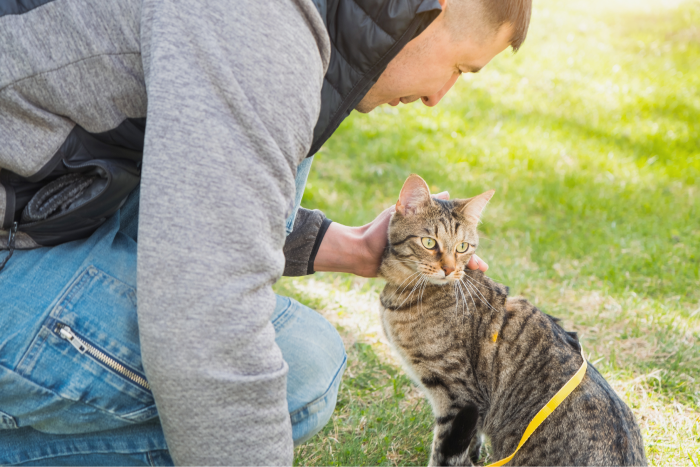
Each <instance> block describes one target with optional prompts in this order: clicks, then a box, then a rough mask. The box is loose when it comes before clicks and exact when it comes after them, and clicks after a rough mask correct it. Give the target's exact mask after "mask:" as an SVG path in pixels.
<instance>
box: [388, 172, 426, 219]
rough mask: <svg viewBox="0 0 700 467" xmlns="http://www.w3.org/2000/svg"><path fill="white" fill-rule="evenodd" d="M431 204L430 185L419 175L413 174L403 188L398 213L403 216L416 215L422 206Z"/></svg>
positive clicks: (398, 202) (397, 205)
mask: <svg viewBox="0 0 700 467" xmlns="http://www.w3.org/2000/svg"><path fill="white" fill-rule="evenodd" d="M429 202H430V188H428V184H427V183H425V180H423V179H422V178H420V177H419V176H418V175H416V174H411V175H409V177H408V178H407V179H406V181H405V182H404V184H403V188H401V194H399V200H398V201H397V203H396V211H397V212H399V213H401V215H403V216H406V215H411V214H415V213H416V211H417V210H418V209H419V208H420V206H422V205H423V204H425V203H429Z"/></svg>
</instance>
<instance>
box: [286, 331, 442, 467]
mask: <svg viewBox="0 0 700 467" xmlns="http://www.w3.org/2000/svg"><path fill="white" fill-rule="evenodd" d="M347 350H348V369H347V370H346V372H345V376H344V378H343V382H342V384H341V387H340V391H339V394H338V404H337V406H336V411H335V413H334V416H333V419H332V422H331V423H329V424H328V425H327V426H326V427H325V429H324V430H323V431H322V432H321V433H319V434H318V435H317V436H315V437H314V438H313V439H312V440H310V441H309V442H308V443H306V444H305V445H303V446H300V447H298V448H297V449H296V453H295V454H296V455H295V461H294V464H295V465H426V464H427V462H428V455H429V453H430V442H431V440H432V431H431V430H432V428H431V427H432V422H433V417H432V413H431V411H430V407H429V406H428V404H427V403H426V402H425V400H424V399H423V398H421V397H419V396H418V394H417V392H416V390H415V389H414V388H413V386H412V384H411V382H410V381H409V379H408V378H407V377H406V376H405V375H403V374H402V373H401V372H400V371H399V370H398V369H397V368H395V367H393V366H391V365H387V364H385V363H382V361H381V360H380V359H379V357H378V356H377V354H376V352H375V351H374V349H372V346H370V345H369V344H364V343H359V342H358V343H355V344H354V345H353V346H352V347H350V348H349V349H347Z"/></svg>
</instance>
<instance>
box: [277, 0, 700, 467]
mask: <svg viewBox="0 0 700 467" xmlns="http://www.w3.org/2000/svg"><path fill="white" fill-rule="evenodd" d="M410 173H418V174H420V175H421V176H422V177H423V178H424V179H425V180H426V181H428V183H429V184H430V185H431V188H432V189H433V190H434V191H442V190H449V191H450V193H451V195H452V196H453V197H468V196H472V195H474V194H478V193H480V192H482V191H485V190H487V189H490V188H495V189H496V196H495V197H494V199H493V200H492V201H491V203H490V205H489V207H488V209H487V210H486V213H485V217H484V224H483V225H482V229H481V235H482V242H481V245H480V247H479V248H480V251H479V253H480V255H481V256H482V257H483V258H484V259H486V260H487V261H488V262H489V264H490V265H491V269H490V270H489V275H490V276H491V277H493V278H494V279H496V280H498V281H500V282H502V283H504V284H507V285H509V286H510V287H511V291H512V292H514V293H516V294H522V295H524V296H526V297H527V298H528V299H530V300H532V301H533V302H535V303H536V304H537V305H538V306H539V307H541V308H542V309H543V310H545V311H546V312H548V313H550V314H553V315H555V316H559V317H561V318H563V319H564V323H565V327H567V329H570V330H576V331H578V332H579V335H580V336H581V338H582V342H583V345H584V349H585V350H586V353H587V356H588V357H589V361H591V362H593V363H594V364H595V365H596V367H597V368H598V369H599V370H600V371H601V372H602V373H603V375H604V376H605V377H606V378H607V379H608V380H609V381H610V382H611V384H613V386H614V387H615V388H616V390H617V391H618V392H619V393H620V395H621V396H622V397H623V398H624V399H625V401H626V402H627V403H628V404H629V405H630V407H632V409H633V410H634V412H635V414H636V416H637V419H638V421H639V422H640V425H641V427H642V430H643V436H644V439H645V443H646V450H647V456H648V458H649V461H650V463H652V464H654V465H658V464H674V465H700V459H698V452H700V415H699V414H700V345H699V344H698V338H699V336H700V201H699V200H698V199H699V198H700V2H699V1H697V0H693V1H686V2H675V1H671V0H666V1H661V0H644V1H634V2H633V1H631V0H607V1H602V0H592V1H579V0H569V1H567V2H561V1H555V0H539V1H538V2H536V3H535V9H534V11H533V19H532V24H531V27H530V33H529V37H528V39H527V41H526V42H525V44H524V46H523V48H522V49H521V50H520V51H519V52H518V53H517V54H515V55H513V54H512V53H510V52H506V53H504V54H502V55H501V56H499V57H497V58H496V59H495V60H494V61H493V62H492V63H491V64H490V65H489V66H488V67H486V68H485V69H484V70H483V71H482V72H480V73H479V74H477V75H473V76H465V77H464V79H461V80H460V81H459V82H458V84H457V85H456V86H455V88H454V89H453V90H452V91H451V93H449V94H448V95H447V96H446V97H445V99H444V100H443V102H441V103H440V105H439V106H437V107H435V108H432V109H431V108H426V107H424V106H421V105H415V104H414V105H409V106H402V108H390V107H387V108H383V107H382V108H380V109H377V110H376V111H375V112H373V113H371V114H369V115H361V114H357V113H354V114H353V115H352V116H351V117H350V118H349V119H348V120H346V122H344V123H343V125H341V127H340V129H339V130H338V132H337V133H336V135H335V136H334V137H333V138H332V139H331V140H330V141H329V142H328V143H327V144H326V146H325V147H324V148H323V149H322V151H321V152H320V153H319V155H318V156H317V157H316V160H315V162H314V168H313V170H312V172H311V177H310V179H309V184H308V185H307V190H306V193H305V195H304V202H303V204H304V206H305V207H308V208H319V209H322V210H323V211H324V212H326V214H327V215H328V216H329V217H330V218H331V219H333V220H335V221H338V222H341V223H344V224H349V225H361V224H364V223H366V222H369V221H370V220H371V219H372V218H373V217H374V216H375V215H376V214H377V213H378V212H380V211H381V210H382V209H383V208H384V207H386V206H388V205H390V204H392V203H394V202H395V201H396V198H397V196H398V192H399V190H400V188H401V184H402V183H403V181H404V180H405V178H406V176H407V175H408V174H410ZM381 287H382V283H381V281H379V280H365V279H358V278H353V277H349V276H342V275H337V274H317V275H315V276H312V277H309V278H294V279H291V278H286V279H283V280H282V281H280V283H279V284H278V285H277V289H278V291H279V292H280V293H286V294H288V295H292V296H294V297H295V298H297V299H299V300H301V301H302V302H305V303H307V304H310V305H311V306H314V307H315V308H316V309H317V310H319V311H320V312H321V313H323V314H324V315H325V316H326V317H327V318H329V320H331V322H333V323H334V324H335V325H336V326H338V328H339V329H340V331H341V334H342V335H343V336H344V338H345V339H346V340H347V342H346V344H347V345H346V348H347V350H348V354H349V357H350V358H349V367H348V371H347V373H346V377H345V379H344V383H343V385H342V387H341V392H340V398H339V404H338V408H337V412H336V415H335V416H334V419H333V421H332V423H330V424H329V425H328V427H327V428H326V429H325V431H324V432H323V433H322V434H321V435H320V436H318V437H316V438H315V439H314V440H312V441H311V442H310V443H307V444H306V445H304V446H302V447H300V448H298V449H297V456H296V463H297V464H300V465H301V464H307V465H311V464H314V465H330V464H333V465H341V464H342V465H385V464H386V465H394V464H397V465H398V464H400V465H413V464H425V463H427V455H428V452H429V446H430V441H431V423H432V421H431V415H430V410H429V407H428V406H427V404H426V402H425V401H424V400H423V399H422V397H421V396H420V395H419V394H418V393H417V392H416V391H415V389H413V388H412V386H411V385H410V383H409V382H408V380H407V379H406V377H405V376H404V374H403V371H402V370H400V369H399V368H398V366H397V363H396V361H395V359H394V358H393V356H392V354H391V352H390V351H389V349H388V347H387V345H386V342H385V340H384V339H383V337H382V335H381V331H380V329H379V327H378V323H377V316H376V314H377V310H376V301H377V296H378V293H379V291H380V290H381Z"/></svg>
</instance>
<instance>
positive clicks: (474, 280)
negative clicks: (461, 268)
mask: <svg viewBox="0 0 700 467" xmlns="http://www.w3.org/2000/svg"><path fill="white" fill-rule="evenodd" d="M462 277H468V276H467V275H466V274H464V275H463V276H462ZM469 279H470V280H471V281H473V282H476V283H477V284H479V285H482V286H484V287H486V288H487V289H489V290H493V291H494V292H499V291H498V290H496V289H494V288H493V287H489V286H488V284H485V283H483V282H481V281H478V280H476V279H474V278H473V277H470V278H469Z"/></svg>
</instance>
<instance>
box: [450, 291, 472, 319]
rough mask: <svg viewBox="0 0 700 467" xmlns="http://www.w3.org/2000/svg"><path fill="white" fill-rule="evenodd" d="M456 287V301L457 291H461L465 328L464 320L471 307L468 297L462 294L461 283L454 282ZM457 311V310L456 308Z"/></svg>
mask: <svg viewBox="0 0 700 467" xmlns="http://www.w3.org/2000/svg"><path fill="white" fill-rule="evenodd" d="M453 284H454V286H455V299H456V298H457V292H456V291H457V290H459V293H460V295H462V300H461V301H462V326H464V320H465V316H466V311H467V310H469V306H468V305H467V297H465V296H464V292H462V289H461V287H460V286H459V283H458V282H457V281H455V282H453ZM457 303H458V304H459V300H457ZM465 308H466V309H465ZM455 311H456V308H455Z"/></svg>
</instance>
